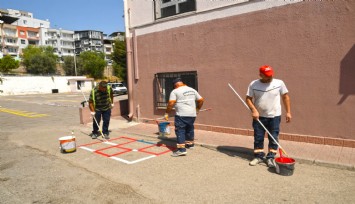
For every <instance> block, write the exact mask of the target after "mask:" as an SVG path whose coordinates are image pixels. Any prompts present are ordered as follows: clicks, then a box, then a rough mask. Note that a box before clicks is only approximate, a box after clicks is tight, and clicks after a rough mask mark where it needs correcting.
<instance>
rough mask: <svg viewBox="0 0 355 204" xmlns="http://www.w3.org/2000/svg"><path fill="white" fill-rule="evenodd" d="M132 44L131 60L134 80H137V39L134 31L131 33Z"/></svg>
mask: <svg viewBox="0 0 355 204" xmlns="http://www.w3.org/2000/svg"><path fill="white" fill-rule="evenodd" d="M132 42H133V59H134V78H135V79H136V80H138V79H139V71H138V53H137V50H138V49H137V37H136V30H133V32H132Z"/></svg>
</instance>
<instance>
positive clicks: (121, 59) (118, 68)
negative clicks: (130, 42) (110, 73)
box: [112, 40, 127, 81]
mask: <svg viewBox="0 0 355 204" xmlns="http://www.w3.org/2000/svg"><path fill="white" fill-rule="evenodd" d="M112 60H113V70H114V75H115V76H117V77H119V78H120V79H122V80H124V81H126V76H127V65H126V64H127V52H126V41H120V40H115V41H114V48H113V53H112Z"/></svg>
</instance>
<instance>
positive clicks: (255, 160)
mask: <svg viewBox="0 0 355 204" xmlns="http://www.w3.org/2000/svg"><path fill="white" fill-rule="evenodd" d="M261 162H263V159H262V158H259V157H255V158H254V159H253V160H251V161H250V162H249V165H250V166H256V165H257V164H259V163H261Z"/></svg>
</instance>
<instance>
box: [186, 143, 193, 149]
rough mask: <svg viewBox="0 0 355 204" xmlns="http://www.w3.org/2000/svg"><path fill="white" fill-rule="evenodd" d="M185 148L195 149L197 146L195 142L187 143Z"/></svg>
mask: <svg viewBox="0 0 355 204" xmlns="http://www.w3.org/2000/svg"><path fill="white" fill-rule="evenodd" d="M185 148H186V149H194V148H195V144H185Z"/></svg>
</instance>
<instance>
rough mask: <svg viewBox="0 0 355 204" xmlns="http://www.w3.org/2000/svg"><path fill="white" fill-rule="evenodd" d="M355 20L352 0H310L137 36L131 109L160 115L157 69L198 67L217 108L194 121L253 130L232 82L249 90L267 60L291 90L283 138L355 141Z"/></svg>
mask: <svg viewBox="0 0 355 204" xmlns="http://www.w3.org/2000/svg"><path fill="white" fill-rule="evenodd" d="M354 22H355V2H354V1H342V3H339V2H336V1H322V2H321V3H320V2H319V1H305V2H302V3H297V4H291V5H287V6H282V7H277V8H272V9H267V10H262V11H256V12H252V13H248V14H242V15H238V16H232V17H228V18H224V19H218V20H213V21H207V22H204V23H198V24H194V25H189V26H183V27H178V28H174V29H169V30H165V31H161V32H155V33H151V34H145V35H140V36H137V37H136V39H134V41H135V42H136V44H135V46H134V49H135V50H134V53H135V60H134V62H135V63H134V65H133V66H136V67H135V69H136V70H139V77H137V75H135V74H137V73H134V72H133V73H132V75H135V76H136V80H134V83H133V87H132V88H133V95H131V99H133V105H134V110H135V115H134V117H135V118H137V116H138V115H139V119H144V120H145V121H149V120H151V119H154V118H157V117H161V116H162V115H163V113H164V110H157V109H156V107H155V105H154V87H155V85H154V75H155V74H156V73H159V72H180V71H197V74H198V87H199V92H200V94H201V95H202V96H203V97H204V98H205V101H206V102H205V105H204V107H206V108H207V107H209V108H213V111H209V112H206V113H201V114H200V115H199V116H198V118H197V120H196V124H197V125H196V127H197V128H201V129H207V130H212V131H222V132H223V131H224V132H232V133H236V134H245V135H252V127H251V122H252V121H251V116H250V114H249V112H248V110H247V109H246V108H245V107H244V105H243V104H242V103H241V102H240V101H239V99H238V98H237V97H236V96H235V95H234V93H233V92H232V91H231V90H230V89H229V87H228V83H231V84H232V85H233V86H234V88H235V89H236V90H237V91H238V92H239V94H240V95H242V96H243V97H244V96H245V94H246V90H247V87H248V85H249V83H250V82H251V81H252V80H254V79H257V78H258V68H259V67H260V66H261V65H264V64H268V65H271V66H272V67H274V70H275V78H279V79H282V80H284V82H285V83H286V85H287V87H288V89H289V91H290V92H289V94H290V97H291V107H292V109H291V110H292V115H293V120H292V122H291V123H290V124H286V123H285V120H283V121H282V124H281V132H282V134H281V139H287V140H295V141H302V142H312V143H322V144H331V145H340V146H352V147H355V125H354V121H355V108H354V106H355V96H354V94H355V60H354V59H355V44H354V43H355V26H354ZM128 40H129V39H128ZM131 77H132V78H134V77H133V76H131ZM138 78H139V79H138ZM138 107H139V108H138ZM283 119H284V118H283Z"/></svg>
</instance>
